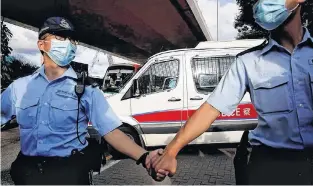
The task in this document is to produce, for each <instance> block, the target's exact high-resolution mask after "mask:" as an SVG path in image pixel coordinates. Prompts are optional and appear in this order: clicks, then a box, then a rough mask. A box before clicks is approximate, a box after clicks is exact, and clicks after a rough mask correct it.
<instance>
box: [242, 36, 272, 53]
mask: <svg viewBox="0 0 313 186" xmlns="http://www.w3.org/2000/svg"><path fill="white" fill-rule="evenodd" d="M267 44H268V39H266V40H265V41H264V42H263V43H262V44H260V45H258V46H255V47H252V48H249V49H247V50H245V51H242V52H240V53H238V54H237V55H236V57H239V56H242V55H244V54H247V53H250V52H254V51H257V50H262V49H263V48H264V47H265V46H266V45H267Z"/></svg>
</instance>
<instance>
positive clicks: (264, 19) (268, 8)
mask: <svg viewBox="0 0 313 186" xmlns="http://www.w3.org/2000/svg"><path fill="white" fill-rule="evenodd" d="M298 6H299V4H298V5H297V6H296V7H295V8H294V9H292V10H288V9H287V8H286V0H259V1H258V2H257V3H256V4H255V5H254V7H253V14H254V19H255V22H256V23H257V24H259V25H260V26H261V27H262V28H264V29H265V30H269V31H271V30H274V29H276V28H277V27H279V26H280V25H281V24H283V23H284V22H285V21H286V20H287V19H288V17H289V16H290V15H291V14H292V13H293V11H294V10H296V9H297V8H298Z"/></svg>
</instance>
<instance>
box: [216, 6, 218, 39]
mask: <svg viewBox="0 0 313 186" xmlns="http://www.w3.org/2000/svg"><path fill="white" fill-rule="evenodd" d="M216 40H217V41H218V0H216Z"/></svg>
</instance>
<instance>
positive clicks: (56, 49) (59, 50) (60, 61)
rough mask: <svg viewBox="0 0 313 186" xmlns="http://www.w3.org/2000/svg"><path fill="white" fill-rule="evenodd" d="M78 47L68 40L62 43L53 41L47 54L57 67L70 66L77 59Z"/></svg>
mask: <svg viewBox="0 0 313 186" xmlns="http://www.w3.org/2000/svg"><path fill="white" fill-rule="evenodd" d="M76 50H77V46H76V45H74V44H72V43H71V42H70V41H69V40H68V39H66V40H65V41H60V40H57V39H51V48H50V50H49V51H48V52H45V53H46V54H47V55H48V56H49V57H50V58H51V59H52V60H53V61H54V62H55V63H56V64H57V65H59V66H61V67H63V66H66V65H69V64H70V63H71V62H72V61H73V59H74V58H75V53H76Z"/></svg>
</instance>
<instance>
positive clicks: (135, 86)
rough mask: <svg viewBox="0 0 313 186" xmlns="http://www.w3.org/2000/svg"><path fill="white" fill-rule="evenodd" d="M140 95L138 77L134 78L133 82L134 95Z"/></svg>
mask: <svg viewBox="0 0 313 186" xmlns="http://www.w3.org/2000/svg"><path fill="white" fill-rule="evenodd" d="M139 96H140V92H139V83H138V79H134V80H133V84H132V97H139Z"/></svg>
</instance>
